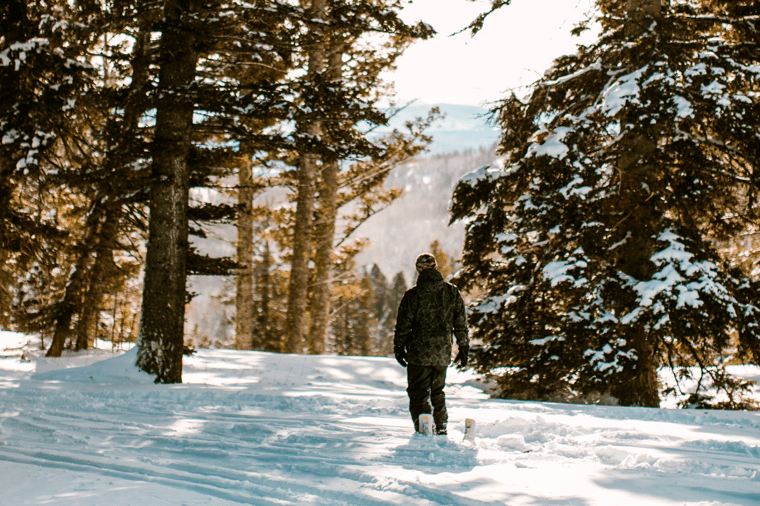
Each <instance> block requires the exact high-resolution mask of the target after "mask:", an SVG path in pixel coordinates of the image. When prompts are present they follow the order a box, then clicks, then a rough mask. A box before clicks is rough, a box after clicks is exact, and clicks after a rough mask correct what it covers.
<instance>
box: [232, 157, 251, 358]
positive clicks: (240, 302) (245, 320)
mask: <svg viewBox="0 0 760 506" xmlns="http://www.w3.org/2000/svg"><path fill="white" fill-rule="evenodd" d="M251 179H252V173H251V165H250V163H244V164H243V166H242V167H241V168H240V172H239V174H238V217H237V263H238V265H239V266H240V270H239V271H238V274H237V276H236V277H235V283H236V291H235V349H238V350H251V349H253V320H254V304H253V216H251V211H252V208H253V187H252V185H251V182H252V181H251Z"/></svg>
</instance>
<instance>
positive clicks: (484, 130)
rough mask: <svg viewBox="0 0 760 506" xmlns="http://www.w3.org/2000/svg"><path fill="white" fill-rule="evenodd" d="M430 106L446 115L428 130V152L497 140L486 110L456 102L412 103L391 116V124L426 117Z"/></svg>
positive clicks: (487, 144)
mask: <svg viewBox="0 0 760 506" xmlns="http://www.w3.org/2000/svg"><path fill="white" fill-rule="evenodd" d="M432 107H438V108H439V109H440V111H441V112H442V113H443V114H445V115H446V117H445V118H443V119H442V120H441V121H438V122H436V123H435V125H434V126H433V128H432V129H431V133H432V134H433V144H432V145H431V146H430V151H429V153H430V154H444V153H454V152H457V151H459V152H462V151H466V150H467V149H474V150H477V149H479V148H488V147H491V146H493V145H494V144H495V143H496V141H498V140H499V134H500V131H499V130H498V128H496V127H495V126H494V125H492V124H489V121H488V109H486V108H483V107H475V106H471V105H457V104H433V105H430V104H417V103H414V104H412V105H410V106H408V107H406V108H405V109H403V110H402V111H401V112H399V113H398V114H397V115H396V116H394V117H393V118H392V119H391V126H392V127H396V128H398V127H400V126H402V125H403V124H404V122H405V121H409V120H412V119H414V118H416V117H426V116H427V114H428V112H429V111H430V109H431V108H432Z"/></svg>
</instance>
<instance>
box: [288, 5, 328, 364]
mask: <svg viewBox="0 0 760 506" xmlns="http://www.w3.org/2000/svg"><path fill="white" fill-rule="evenodd" d="M326 14H327V2H326V0H312V3H311V9H310V13H309V17H310V18H311V19H313V20H318V21H319V20H324V19H325V18H326ZM310 32H311V37H310V43H309V68H308V72H307V77H308V79H309V80H310V81H311V83H312V84H313V83H315V82H316V81H318V80H319V76H320V74H321V73H322V71H323V69H324V66H325V53H326V51H325V41H324V29H323V27H322V25H321V23H319V22H317V23H314V24H313V25H312V27H311V29H310ZM298 130H300V131H301V132H303V133H304V134H306V135H308V136H309V137H311V138H313V139H316V138H318V137H319V136H320V135H321V133H322V122H321V120H319V119H316V118H314V119H311V120H309V121H308V124H305V125H298ZM317 161H318V157H317V156H316V155H315V154H314V153H309V152H306V153H304V154H303V155H302V156H301V160H300V166H299V170H298V195H297V197H296V215H295V226H294V227H293V260H292V263H291V268H290V280H289V285H288V311H287V322H286V326H287V336H288V351H289V352H291V353H303V352H304V341H305V339H304V334H305V332H306V321H307V319H306V310H307V307H308V295H309V293H308V287H309V257H310V255H311V248H312V244H311V239H312V226H313V221H314V197H315V193H316V191H315V185H316V177H317Z"/></svg>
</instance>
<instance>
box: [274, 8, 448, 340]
mask: <svg viewBox="0 0 760 506" xmlns="http://www.w3.org/2000/svg"><path fill="white" fill-rule="evenodd" d="M400 8H401V5H400V3H399V2H398V1H397V0H387V1H379V2H375V1H361V2H346V1H344V0H333V1H329V2H328V1H326V0H312V2H311V3H310V11H309V16H308V19H310V20H311V22H310V23H307V25H308V32H307V37H306V38H305V49H306V50H307V53H308V65H307V68H306V72H305V78H304V80H303V81H302V83H301V86H300V88H299V92H300V95H299V103H298V105H299V111H298V114H297V116H296V124H297V132H296V136H295V139H294V141H295V149H296V151H297V152H298V153H299V164H298V170H297V171H296V174H295V176H296V177H295V179H296V180H297V192H296V197H295V200H296V209H295V219H294V226H293V239H292V240H293V250H292V261H291V275H290V286H289V293H288V335H289V340H290V351H291V352H292V353H303V351H304V343H305V341H306V333H307V325H306V322H307V308H308V304H307V302H308V300H307V297H308V295H309V293H308V287H309V269H308V265H309V261H310V259H311V254H312V251H313V250H314V247H315V245H314V244H313V234H314V230H313V228H314V211H315V209H316V198H317V187H318V180H319V176H320V174H319V173H320V172H322V176H323V177H324V176H326V177H328V178H332V177H333V176H335V175H336V170H337V166H336V165H335V164H337V163H339V162H341V161H345V160H367V159H371V158H377V157H380V158H387V157H388V156H389V155H390V154H391V153H393V152H394V149H395V148H396V145H391V146H387V147H386V146H383V145H382V143H380V142H372V141H371V140H370V136H369V135H367V131H366V128H365V127H366V126H367V125H379V124H385V123H386V122H387V118H386V116H385V114H383V113H382V112H381V111H380V110H379V108H378V106H377V102H378V101H379V99H380V98H381V96H382V94H383V91H384V89H383V88H384V87H383V86H382V83H381V81H380V77H379V76H380V73H381V71H382V70H384V69H388V68H391V67H392V66H393V62H394V61H395V58H397V57H398V56H399V55H400V54H401V52H402V51H403V49H404V48H406V46H408V44H409V43H411V41H413V40H415V39H419V38H427V37H429V36H431V35H432V33H433V31H432V29H431V28H430V27H429V26H427V25H425V24H423V23H420V24H418V25H415V26H409V25H407V24H405V23H404V22H403V21H401V19H400V18H399V17H398V11H399V10H400ZM367 34H375V35H376V36H378V35H385V36H387V38H388V39H390V40H389V41H388V42H381V43H379V44H377V46H379V47H373V48H369V49H367V48H366V47H364V46H366V41H367V40H368V38H367ZM352 45H353V46H356V47H351V46H352ZM344 52H345V53H346V54H348V55H350V56H352V57H353V61H352V62H350V64H345V63H343V62H342V60H343V58H342V57H341V58H339V56H340V55H342V54H343V53H344ZM331 55H332V57H333V58H335V61H334V62H333V63H332V65H330V63H331V62H330V61H329V60H330V57H331ZM339 63H340V65H338V64H339ZM344 67H345V68H348V69H349V70H351V71H352V72H353V73H352V74H350V75H346V73H345V72H344V70H343V68H344ZM334 179H337V178H334ZM333 189H334V188H333V184H332V183H331V182H330V181H328V182H327V183H326V184H324V185H323V186H322V190H323V192H322V195H321V196H322V197H323V198H322V201H323V204H326V205H324V207H323V208H322V209H321V211H324V213H323V214H324V216H327V217H328V218H327V219H326V220H325V219H324V216H323V223H325V224H326V225H327V230H323V231H322V237H320V239H319V242H320V245H321V246H322V247H327V248H328V249H329V248H332V245H330V244H329V239H328V237H327V236H328V235H330V230H329V229H330V228H332V226H334V225H333V223H332V222H333V219H332V214H333V212H332V208H333V205H332V203H331V201H332V200H333V198H332V197H327V196H326V195H325V191H324V190H333ZM325 197H326V198H325ZM336 198H337V197H336ZM337 200H340V199H339V198H338V199H337ZM338 206H339V204H338V205H337V206H336V208H337V207H338ZM320 256H323V257H325V260H324V261H322V262H321V263H322V264H325V265H326V266H327V267H329V265H327V264H329V262H330V256H331V255H330V253H329V251H324V250H321V251H320ZM320 278H321V280H320V281H319V282H318V286H320V289H319V292H318V298H317V307H318V310H319V311H320V313H321V314H319V315H316V316H317V318H316V326H315V328H314V329H313V333H312V337H311V339H310V340H311V343H312V344H311V348H312V351H314V350H318V349H321V348H322V343H323V342H324V339H325V338H324V329H325V328H326V327H325V325H324V322H323V316H324V314H326V312H327V304H326V303H325V302H327V301H328V298H327V297H326V292H325V291H324V290H327V289H328V287H327V286H324V284H323V283H325V281H324V280H325V279H326V280H329V268H322V269H320ZM314 316H315V315H312V319H314Z"/></svg>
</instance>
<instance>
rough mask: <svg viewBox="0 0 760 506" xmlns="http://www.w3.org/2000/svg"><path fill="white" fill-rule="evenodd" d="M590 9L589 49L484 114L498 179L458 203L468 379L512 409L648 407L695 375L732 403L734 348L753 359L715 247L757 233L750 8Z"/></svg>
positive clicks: (463, 185) (751, 314)
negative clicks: (485, 380)
mask: <svg viewBox="0 0 760 506" xmlns="http://www.w3.org/2000/svg"><path fill="white" fill-rule="evenodd" d="M597 3H598V6H599V8H600V10H599V12H600V19H599V22H600V23H601V26H602V34H601V36H600V39H599V41H598V42H597V43H596V44H595V45H593V46H590V47H579V49H578V52H577V53H576V54H574V55H569V56H564V57H561V58H558V59H557V60H555V62H554V65H553V67H552V68H551V69H549V70H548V71H547V72H546V74H545V75H544V77H543V78H542V79H541V80H540V81H539V82H538V83H536V85H535V86H534V88H533V91H532V93H531V95H530V97H529V98H528V99H527V100H526V101H525V102H523V101H521V100H519V99H518V98H517V97H515V96H511V97H509V98H507V99H505V100H504V101H503V102H502V103H501V105H500V106H499V107H498V108H497V111H496V112H497V114H498V118H499V120H500V122H501V125H502V128H503V132H504V133H503V136H502V140H501V145H500V152H501V154H503V155H504V156H505V158H506V159H505V162H504V167H503V168H499V167H486V168H483V169H480V170H478V171H476V172H474V173H472V174H469V175H467V176H465V177H464V178H463V179H462V180H461V181H460V183H459V184H458V186H457V188H456V190H455V194H454V201H453V204H452V217H453V219H464V218H467V219H468V220H471V222H470V223H469V224H468V225H467V237H466V244H465V252H464V259H463V264H464V269H463V271H462V273H461V274H460V276H459V279H460V280H461V281H463V282H464V284H465V286H466V287H474V286H477V285H478V284H482V286H483V287H484V290H485V292H484V294H485V295H484V297H483V298H482V299H481V300H480V301H478V302H476V303H475V305H474V307H473V310H472V318H471V322H472V324H473V327H474V329H475V337H476V338H477V339H478V340H480V341H481V342H482V345H480V346H476V347H475V349H474V363H475V367H476V368H477V369H478V370H479V371H481V372H489V371H492V370H494V369H496V368H500V367H508V368H509V369H507V372H502V373H499V374H500V384H501V386H502V388H503V395H505V396H507V397H529V398H539V399H540V398H567V397H569V396H572V395H579V396H585V398H586V399H590V398H593V397H595V396H596V397H598V396H601V395H612V396H613V397H615V398H616V399H617V400H618V402H619V403H620V404H623V405H642V406H658V405H659V401H660V394H659V384H658V376H657V374H658V370H659V368H660V367H662V366H669V367H671V368H672V369H673V371H674V373H676V374H677V375H683V376H689V375H690V374H691V369H689V368H687V367H685V366H691V365H695V366H697V370H698V371H699V375H700V376H704V377H709V378H710V379H711V381H712V382H713V383H714V386H715V387H717V388H719V389H723V390H724V393H728V392H735V391H738V390H741V388H737V387H742V386H746V384H743V383H742V382H741V381H740V380H735V379H731V378H730V377H729V376H727V375H725V371H724V370H723V368H722V365H723V364H724V362H725V360H726V359H727V358H728V357H730V356H731V353H732V348H733V340H732V335H733V334H734V333H735V334H736V335H737V336H738V340H739V343H740V346H739V352H738V353H739V354H743V356H744V358H745V359H746V360H754V361H755V362H756V361H757V360H758V357H760V354H758V353H757V352H758V350H760V334H759V333H758V329H757V325H756V323H755V320H756V319H757V316H758V310H757V308H756V307H755V306H754V305H753V303H754V301H755V300H756V299H757V294H758V292H757V289H758V285H757V282H756V281H754V280H753V279H751V278H749V277H748V276H747V275H746V274H744V273H743V272H741V271H740V270H739V269H738V268H736V267H735V266H734V265H731V263H730V262H729V261H728V260H726V259H725V258H722V257H721V256H720V255H719V253H718V251H717V249H716V243H717V242H718V241H726V240H730V239H731V238H733V237H735V236H736V235H737V234H738V233H739V232H741V231H743V230H746V229H747V228H748V227H752V226H754V225H755V224H756V222H757V213H756V206H755V203H754V200H755V195H756V190H757V186H756V178H755V176H754V173H755V171H756V170H757V160H758V157H757V150H758V146H760V143H758V142H757V131H758V115H757V108H758V97H757V91H756V90H757V82H758V73H757V70H756V68H757V67H756V66H753V65H755V63H756V61H757V56H758V49H759V47H758V45H757V40H756V36H754V35H753V34H754V33H755V32H754V25H753V24H752V23H753V21H752V20H753V19H754V16H756V15H757V14H758V12H757V7H756V6H755V5H754V3H753V2H707V1H705V2H697V3H695V2H688V3H687V2H672V4H671V5H669V6H668V5H667V4H665V3H663V2H660V1H658V0H642V1H629V2H621V1H602V0H600V1H599V2H597ZM581 28H582V27H581ZM753 37H754V38H753ZM753 355H754V358H753ZM502 371H503V369H502ZM705 383H706V381H704V382H703V381H700V385H702V386H704V385H705ZM729 400H730V401H731V402H734V401H735V403H734V404H733V405H736V406H738V405H741V402H740V401H739V400H737V399H735V398H733V397H732V395H729ZM731 402H729V404H731Z"/></svg>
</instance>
